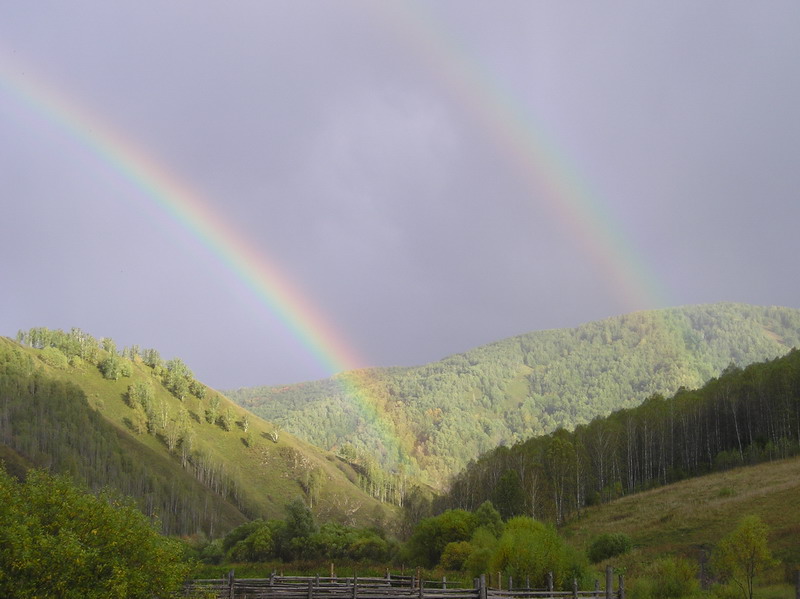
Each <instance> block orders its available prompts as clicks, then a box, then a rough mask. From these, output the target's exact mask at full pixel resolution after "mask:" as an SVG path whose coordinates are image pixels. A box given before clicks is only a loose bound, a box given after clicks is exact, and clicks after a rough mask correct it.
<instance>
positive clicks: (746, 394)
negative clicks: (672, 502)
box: [439, 350, 800, 523]
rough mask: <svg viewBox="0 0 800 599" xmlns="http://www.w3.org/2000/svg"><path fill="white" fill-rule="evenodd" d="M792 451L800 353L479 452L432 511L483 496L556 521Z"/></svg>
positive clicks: (796, 446)
mask: <svg viewBox="0 0 800 599" xmlns="http://www.w3.org/2000/svg"><path fill="white" fill-rule="evenodd" d="M798 453H800V351H798V350H792V351H791V352H790V353H789V354H788V355H786V356H784V357H781V358H776V359H774V360H771V361H767V362H763V363H759V364H752V365H750V366H748V367H746V368H744V369H741V368H738V367H736V366H733V365H731V366H729V367H728V368H727V369H726V370H725V371H724V373H723V374H722V375H721V376H720V377H719V378H713V379H711V380H710V381H708V382H707V383H706V384H705V385H704V386H703V387H702V388H700V389H698V390H695V391H690V390H686V389H681V390H679V391H678V392H677V393H676V394H675V395H674V396H673V397H671V398H669V399H665V398H663V397H662V396H660V395H653V396H651V397H649V398H648V399H647V400H646V401H645V402H644V403H643V404H642V405H640V406H638V407H636V408H630V409H623V410H620V411H617V412H614V413H613V414H611V415H610V416H608V417H605V418H597V419H595V420H593V421H592V422H591V423H589V424H588V425H579V426H578V427H576V428H575V430H574V431H567V430H565V429H558V430H557V431H555V432H553V433H551V434H549V435H546V436H541V437H536V438H532V439H529V440H528V441H525V442H522V443H518V444H516V445H514V446H513V447H499V448H497V449H495V450H494V451H491V452H489V453H487V454H484V455H482V456H481V457H480V458H478V459H477V460H475V461H473V462H470V464H469V465H468V466H467V467H466V468H465V469H464V470H463V471H462V472H460V473H459V474H458V475H456V476H455V477H454V479H453V482H452V485H451V488H450V492H449V493H448V494H447V495H446V496H445V497H444V498H443V499H442V502H441V504H440V506H439V507H440V509H443V508H445V507H447V508H464V509H469V510H473V509H475V508H477V507H478V506H479V505H480V504H481V503H482V502H484V501H486V500H491V501H493V503H494V505H495V506H496V507H497V509H498V510H499V511H500V513H501V514H502V515H503V516H504V517H512V516H515V515H518V514H524V515H527V516H531V517H535V518H537V519H542V520H550V521H553V522H555V523H562V522H564V520H565V519H567V518H568V517H570V516H571V515H575V514H576V513H579V512H580V511H581V510H582V509H583V508H584V507H586V506H589V505H593V504H597V503H600V502H606V501H609V500H612V499H614V498H617V497H620V496H622V495H627V494H630V493H635V492H638V491H642V490H645V489H649V488H652V487H655V486H658V485H664V484H667V483H670V482H674V481H678V480H681V479H683V478H687V477H692V476H698V475H701V474H706V473H709V472H714V471H720V470H725V469H729V468H733V467H736V466H741V465H746V464H755V463H758V462H762V461H765V460H774V459H779V458H785V457H788V456H793V455H797V454H798Z"/></svg>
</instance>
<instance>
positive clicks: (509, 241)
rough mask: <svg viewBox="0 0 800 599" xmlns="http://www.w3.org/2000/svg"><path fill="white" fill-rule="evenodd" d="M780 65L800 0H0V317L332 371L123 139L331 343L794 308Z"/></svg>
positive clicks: (252, 378) (797, 121)
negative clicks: (189, 197) (299, 304)
mask: <svg viewBox="0 0 800 599" xmlns="http://www.w3.org/2000/svg"><path fill="white" fill-rule="evenodd" d="M799 65H800V3H798V2H796V1H795V0H791V1H787V2H751V1H749V0H748V1H742V2H736V1H726V2H697V1H696V0H689V1H684V2H681V1H671V2H642V1H640V0H637V1H635V2H581V3H579V2H561V1H553V2H544V1H542V2H530V1H524V2H494V1H492V2H488V1H487V2H474V1H464V0H459V1H449V2H448V1H440V2H435V3H417V2H403V3H398V2H390V1H381V2H378V1H376V2H350V1H331V2H306V1H302V0H291V1H285V2H284V1H282V2H272V1H253V2H245V1H242V2H207V1H203V0H201V1H197V0H192V1H188V0H187V1H181V2H177V1H176V2H164V1H161V0H159V1H157V2H155V1H153V2H151V1H142V0H137V1H135V2H123V1H115V2H107V1H100V0H97V1H90V0H85V1H80V0H76V1H71V2H63V1H49V2H48V1H40V2H36V3H29V2H4V3H2V4H0V177H1V178H2V188H1V189H0V198H2V200H1V201H2V222H3V227H2V235H0V282H1V284H2V299H0V334H3V335H7V336H11V337H13V336H14V335H15V333H16V332H17V330H18V329H27V328H29V327H33V326H47V327H50V328H62V329H67V330H68V329H69V328H71V327H80V328H82V329H84V330H86V331H88V332H89V333H91V334H93V335H95V336H97V337H103V336H109V337H112V338H114V339H115V340H116V341H117V343H118V345H119V346H123V345H130V344H138V345H140V346H142V347H155V348H157V349H159V350H160V351H161V354H162V356H164V357H167V358H169V357H173V356H178V357H181V358H183V359H184V360H185V361H186V362H187V364H188V365H189V366H190V368H192V369H193V370H194V372H195V374H196V376H197V377H198V378H199V379H200V380H202V381H203V382H205V383H207V384H210V385H212V386H214V387H217V388H221V389H228V388H234V387H240V386H252V385H258V384H283V383H291V382H298V381H303V380H310V379H316V378H321V377H324V376H328V375H329V374H331V373H330V372H329V366H328V365H327V364H325V363H324V360H320V359H319V357H318V356H317V355H315V353H314V352H313V351H311V350H310V348H309V346H308V343H307V341H304V340H303V339H301V338H300V336H299V335H298V334H297V332H296V330H295V329H294V328H293V326H291V324H287V323H286V319H285V318H283V317H281V315H280V314H278V313H277V312H276V311H275V310H274V309H273V308H270V306H269V304H268V302H265V301H263V300H262V299H259V298H258V297H257V296H256V295H255V294H254V293H253V292H252V289H251V287H250V286H249V285H248V284H246V283H245V282H244V281H243V279H242V278H241V276H240V275H239V274H237V272H236V269H235V266H232V265H230V264H226V263H225V262H223V261H222V260H220V259H219V256H218V252H216V251H215V250H213V249H211V248H210V247H209V243H208V240H204V239H203V238H201V237H200V236H198V235H197V234H196V233H195V232H193V230H192V229H191V227H187V226H186V225H185V224H184V223H183V222H182V221H181V219H180V218H176V217H175V216H173V215H171V214H170V213H169V212H168V210H166V209H165V208H164V207H163V205H159V204H158V203H157V202H156V201H154V199H153V197H152V194H151V193H148V192H147V190H146V189H143V188H142V187H140V186H137V185H136V184H135V181H132V180H131V178H130V177H126V176H125V173H124V162H125V157H126V154H125V152H126V151H129V149H130V148H136V149H137V150H136V151H138V152H139V153H140V154H142V155H144V156H146V157H147V158H148V159H149V160H150V161H152V162H153V163H154V164H157V165H158V167H159V168H160V169H161V170H162V171H163V172H166V173H169V175H170V177H171V178H172V179H173V180H175V181H178V182H181V185H183V186H185V188H187V189H188V188H190V189H193V190H195V192H196V193H197V197H196V198H195V199H193V201H195V202H198V203H197V204H195V205H206V206H207V207H208V208H209V209H210V210H212V212H214V213H217V214H218V215H219V216H220V218H221V219H223V220H224V222H225V224H226V226H228V227H229V228H230V229H229V230H231V231H233V232H234V234H235V235H236V237H237V238H239V239H240V240H242V241H243V242H245V243H247V244H250V245H251V246H252V247H253V248H255V250H256V252H257V254H258V255H259V256H260V259H262V260H263V261H265V262H267V263H272V264H273V266H274V267H275V268H277V269H278V270H279V272H280V273H282V274H280V275H279V276H280V277H281V280H282V281H284V282H286V283H287V284H290V285H291V286H292V287H293V288H294V289H295V291H296V292H297V293H299V294H300V295H301V296H302V297H304V298H305V300H306V302H307V303H308V304H309V305H310V306H312V307H313V309H314V310H316V311H317V312H318V313H319V314H320V315H321V318H322V319H323V320H324V321H325V322H327V323H329V324H330V325H331V326H332V327H333V328H334V329H335V330H337V331H338V333H337V336H338V340H339V341H340V342H341V343H342V344H343V346H345V347H347V348H348V349H349V352H350V353H351V355H353V356H358V360H357V361H358V362H359V363H358V364H355V363H352V364H348V365H349V366H359V365H360V366H393V365H399V366H411V365H417V364H422V363H426V362H430V361H433V360H437V359H440V358H442V357H445V356H447V355H449V354H453V353H458V352H461V351H465V350H468V349H470V348H473V347H476V346H478V345H482V344H485V343H489V342H492V341H496V340H499V339H502V338H505V337H509V336H512V335H517V334H521V333H525V332H529V331H533V330H540V329H548V328H560V327H571V326H577V325H579V324H581V323H584V322H588V321H592V320H597V319H601V318H605V317H609V316H613V315H617V314H621V313H625V312H629V311H632V310H636V309H647V308H658V307H666V306H671V305H685V304H695V303H707V302H716V301H741V302H749V303H755V304H762V305H783V306H790V307H794V308H800V277H798V264H797V262H798V256H800V68H798V67H799ZM68 107H69V108H68ZM58 110H62V112H58ZM70 111H73V112H70ZM78 113H80V114H82V115H84V119H85V115H89V121H87V120H83V121H80V123H82V124H79V125H76V124H75V122H73V123H72V124H70V122H69V121H70V115H75V114H78ZM76 118H77V117H76ZM87 122H96V123H97V124H98V127H99V126H100V124H101V123H102V124H103V126H104V127H106V128H108V130H110V131H113V132H114V135H116V139H118V140H122V141H120V142H119V147H118V148H117V150H118V151H119V152H121V153H118V154H117V155H116V156H115V155H109V153H110V150H109V148H105V149H104V148H102V147H100V148H98V147H96V146H93V136H94V135H96V134H97V132H96V131H95V130H94V129H93V128H92V127H87ZM70 127H72V129H71V128H70ZM75 127H77V129H75ZM81 127H83V130H81ZM130 151H132V150H130ZM120 163H123V164H122V165H121V164H120ZM354 361H355V360H354Z"/></svg>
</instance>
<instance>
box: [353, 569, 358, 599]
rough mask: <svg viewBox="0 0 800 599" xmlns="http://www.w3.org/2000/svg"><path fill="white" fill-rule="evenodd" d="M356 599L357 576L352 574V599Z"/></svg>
mask: <svg viewBox="0 0 800 599" xmlns="http://www.w3.org/2000/svg"><path fill="white" fill-rule="evenodd" d="M357 598H358V576H356V573H355V572H353V599H357Z"/></svg>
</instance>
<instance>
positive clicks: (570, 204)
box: [364, 0, 670, 311]
mask: <svg viewBox="0 0 800 599" xmlns="http://www.w3.org/2000/svg"><path fill="white" fill-rule="evenodd" d="M364 7H365V8H369V9H371V10H372V12H373V14H374V15H375V16H376V17H378V19H379V21H381V22H382V24H383V26H384V27H385V28H386V29H387V30H394V31H395V32H396V34H397V39H398V40H399V43H400V44H402V45H403V46H404V47H406V48H408V49H409V51H410V52H412V53H413V54H415V55H416V56H417V60H418V62H419V64H420V65H421V66H423V67H424V68H426V69H427V70H429V72H430V73H431V74H432V75H433V76H434V77H435V79H436V81H437V82H438V83H439V84H440V85H441V86H442V87H443V88H444V89H446V90H447V91H448V93H449V94H450V95H451V97H452V98H453V99H454V103H455V104H456V105H457V106H460V107H462V108H463V109H464V110H465V111H467V112H468V113H469V114H470V115H471V118H472V119H473V120H474V121H475V122H476V123H478V124H479V125H480V128H481V130H482V131H483V132H484V135H485V136H486V137H487V138H488V139H489V140H490V141H491V142H492V143H493V144H494V146H495V147H496V148H497V149H498V150H499V151H500V152H502V153H503V155H504V156H505V159H506V161H507V163H508V164H509V165H510V166H512V167H513V168H514V171H515V172H516V174H517V176H518V177H519V179H520V180H521V181H522V182H524V184H525V185H526V187H527V189H528V190H529V193H530V197H531V200H532V201H533V202H537V203H540V204H541V205H544V206H546V207H547V208H548V209H549V211H550V212H551V214H552V215H553V216H554V217H555V219H556V220H557V221H560V222H561V224H562V226H563V228H564V229H565V231H566V232H567V233H568V236H569V239H570V240H571V241H572V242H573V243H575V244H576V245H578V246H580V247H581V248H582V249H583V254H584V256H585V257H586V258H587V259H588V260H590V261H592V262H594V263H595V264H596V266H597V268H598V269H599V271H600V272H602V273H603V275H604V279H605V281H606V283H607V287H608V288H609V290H610V291H611V292H612V293H613V294H614V295H615V296H616V297H617V299H618V300H619V301H620V302H621V303H622V305H623V306H624V308H625V310H626V311H633V310H642V309H645V308H656V307H663V306H667V305H670V301H669V298H668V293H667V291H666V289H665V288H664V287H663V285H662V284H661V282H660V281H659V280H658V277H656V276H655V274H654V270H653V269H652V268H651V267H649V266H648V265H647V264H646V263H645V261H644V260H643V258H642V254H641V252H639V251H638V250H637V249H636V248H635V247H634V245H633V243H632V241H631V239H630V237H629V236H628V235H626V234H625V232H624V231H623V229H622V227H621V226H620V223H619V222H617V220H616V219H614V217H613V215H612V214H611V212H610V211H609V209H608V206H607V205H606V203H605V202H603V201H601V198H600V195H599V194H598V193H597V191H596V190H594V189H592V188H590V186H589V185H588V184H587V182H586V181H584V180H583V178H582V177H581V176H580V174H579V173H578V172H577V171H576V170H575V168H574V167H573V166H572V165H571V164H570V162H569V160H567V158H566V156H565V155H564V154H563V151H562V150H561V149H560V148H559V146H558V144H556V143H555V141H554V140H552V139H550V137H549V135H548V134H547V133H546V128H545V127H544V126H543V125H542V124H541V123H540V121H539V120H538V119H537V118H536V115H535V114H534V113H533V112H532V111H531V110H530V109H529V108H527V107H525V106H524V105H523V104H522V103H521V102H520V100H519V99H518V98H517V97H516V96H515V95H513V94H511V93H509V91H508V88H507V86H504V85H503V83H502V82H501V81H500V80H499V79H498V78H497V77H496V76H495V75H493V73H492V72H490V71H489V70H488V69H486V68H485V67H484V66H483V65H482V63H481V60H480V57H478V56H476V55H475V53H474V52H472V51H471V50H470V48H469V47H468V45H467V44H466V43H465V41H464V40H462V39H461V38H460V37H458V36H457V35H456V34H455V32H454V31H453V30H452V28H450V27H448V26H447V24H446V23H444V22H443V21H442V20H440V19H438V18H437V16H436V15H435V13H434V11H433V10H432V7H431V6H430V5H428V4H426V3H423V2H419V1H417V0H409V1H408V2H398V3H389V2H368V3H364Z"/></svg>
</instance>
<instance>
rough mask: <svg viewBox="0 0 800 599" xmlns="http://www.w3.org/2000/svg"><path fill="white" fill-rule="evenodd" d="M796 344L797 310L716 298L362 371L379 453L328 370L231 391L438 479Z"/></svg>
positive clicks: (361, 455) (289, 423) (313, 431)
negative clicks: (384, 443)
mask: <svg viewBox="0 0 800 599" xmlns="http://www.w3.org/2000/svg"><path fill="white" fill-rule="evenodd" d="M796 345H800V310H796V309H791V308H782V307H776V306H770V307H764V306H750V305H747V304H741V303H733V302H721V303H717V304H703V305H697V306H682V307H677V308H664V309H660V310H649V311H639V312H634V313H630V314H623V315H620V316H614V317H609V318H605V319H603V320H599V321H593V322H589V323H585V324H583V325H580V326H578V327H573V328H568V329H549V330H545V331H534V332H529V333H524V334H521V335H517V336H514V337H509V338H506V339H502V340H499V341H496V342H494V343H490V344H485V345H482V346H479V347H477V348H474V349H472V350H470V351H467V352H463V353H459V354H452V355H450V356H447V357H445V358H443V359H442V360H439V361H437V362H433V363H430V364H426V365H422V366H414V367H390V368H374V369H366V370H364V371H360V372H361V373H362V379H363V381H364V385H365V387H366V388H367V389H368V393H369V394H370V395H371V396H372V397H374V398H376V399H375V401H376V402H379V403H380V406H381V408H382V409H383V415H385V418H386V420H387V421H388V422H386V423H383V426H385V427H389V430H390V431H391V432H392V434H393V435H395V436H396V437H397V438H398V439H399V440H400V441H401V447H402V448H403V451H404V453H402V454H401V455H389V454H386V452H385V451H384V450H383V449H382V448H381V443H380V440H379V439H378V438H376V437H375V435H374V434H373V433H372V431H371V430H370V426H371V425H374V424H375V423H374V422H371V421H370V419H369V417H367V416H365V415H364V414H363V413H360V412H359V408H358V404H357V403H356V402H354V398H353V397H352V395H351V394H349V393H348V392H347V391H346V390H345V389H343V388H342V386H341V385H337V384H336V381H335V380H334V379H333V378H330V379H322V380H319V381H312V382H306V383H301V384H297V385H282V386H280V387H270V386H267V387H254V388H249V389H248V388H243V389H238V390H234V391H229V392H228V394H229V396H230V397H231V399H233V400H234V401H236V402H237V403H239V404H240V405H242V406H245V407H247V408H248V409H250V410H252V411H253V412H254V413H257V414H260V415H262V416H264V417H267V418H270V419H272V420H274V421H276V422H278V423H280V424H281V426H283V427H285V428H286V430H289V431H292V432H293V433H295V434H297V435H299V436H302V437H304V438H306V439H307V440H309V441H310V442H312V443H314V444H315V445H318V446H320V447H323V448H326V449H330V450H332V451H337V452H339V453H343V454H344V455H347V456H349V457H348V459H351V460H352V461H359V462H361V463H362V464H364V465H365V467H366V468H368V469H372V470H375V469H376V468H382V469H384V470H389V471H393V472H404V473H407V474H410V475H412V476H416V477H420V478H421V479H423V480H425V481H427V482H428V483H430V484H432V485H434V486H437V487H439V488H442V487H443V486H444V484H445V483H446V481H447V479H448V478H449V476H450V475H452V474H454V473H455V472H457V471H458V470H459V469H460V468H461V467H463V466H464V465H466V464H467V463H468V462H469V461H470V460H472V459H475V458H476V457H477V456H478V455H480V454H481V453H482V452H484V451H488V450H490V449H492V448H494V447H496V446H498V445H502V444H506V445H509V444H513V443H516V442H519V441H521V440H523V439H526V438H529V437H532V436H534V435H538V434H545V433H548V432H551V431H553V430H555V429H556V428H558V427H566V428H571V427H573V426H575V425H576V424H579V423H586V422H589V421H590V420H591V419H592V418H594V417H595V416H598V415H603V414H608V413H610V412H611V411H612V410H614V409H619V408H622V407H631V406H633V405H637V404H638V403H639V402H641V401H643V400H644V399H645V398H646V397H647V396H649V395H651V394H653V393H662V394H670V393H672V392H674V391H675V390H677V389H678V388H680V387H698V386H700V385H701V384H703V383H704V382H705V381H706V380H708V379H709V378H711V377H713V376H715V375H717V374H718V373H719V372H720V371H721V370H722V369H723V368H725V367H726V366H728V365H729V364H730V363H737V364H740V365H746V364H749V363H751V362H754V361H759V360H763V359H766V358H771V357H776V356H779V355H782V354H783V353H785V352H786V351H788V349H790V348H791V347H793V346H796ZM344 374H345V375H346V374H347V373H344ZM356 431H358V434H357V435H356V434H355V433H356Z"/></svg>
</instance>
